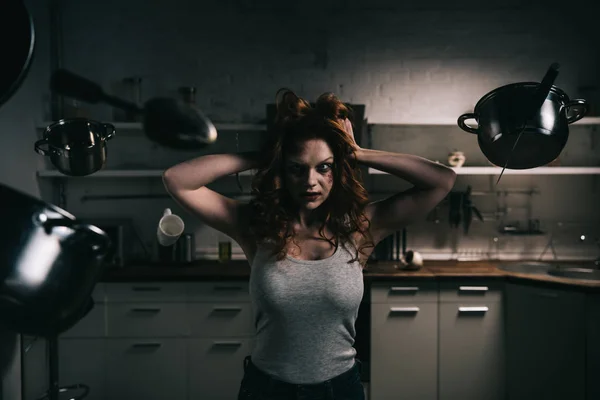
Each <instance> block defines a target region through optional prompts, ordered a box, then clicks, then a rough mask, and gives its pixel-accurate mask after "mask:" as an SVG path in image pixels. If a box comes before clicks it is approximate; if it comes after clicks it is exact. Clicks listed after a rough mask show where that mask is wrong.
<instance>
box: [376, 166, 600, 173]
mask: <svg viewBox="0 0 600 400" xmlns="http://www.w3.org/2000/svg"><path fill="white" fill-rule="evenodd" d="M452 169H453V170H454V171H455V172H456V174H457V175H500V172H501V171H502V168H500V167H460V168H452ZM369 174H370V175H371V174H372V175H378V174H381V175H387V172H383V171H380V170H378V169H374V168H369ZM504 175H600V167H538V168H531V169H506V170H504Z"/></svg>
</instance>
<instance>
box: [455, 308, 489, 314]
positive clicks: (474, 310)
mask: <svg viewBox="0 0 600 400" xmlns="http://www.w3.org/2000/svg"><path fill="white" fill-rule="evenodd" d="M488 310H489V308H488V307H458V312H460V313H465V314H466V313H477V314H479V313H485V312H487V311H488Z"/></svg>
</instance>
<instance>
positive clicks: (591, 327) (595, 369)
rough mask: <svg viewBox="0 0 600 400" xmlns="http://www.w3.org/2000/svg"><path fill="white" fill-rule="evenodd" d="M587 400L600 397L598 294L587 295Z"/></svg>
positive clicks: (599, 315)
mask: <svg viewBox="0 0 600 400" xmlns="http://www.w3.org/2000/svg"><path fill="white" fill-rule="evenodd" d="M586 309H587V316H586V320H587V327H586V328H587V338H586V343H587V352H586V353H587V396H586V398H587V400H597V399H600V295H597V294H596V295H588V297H587V307H586Z"/></svg>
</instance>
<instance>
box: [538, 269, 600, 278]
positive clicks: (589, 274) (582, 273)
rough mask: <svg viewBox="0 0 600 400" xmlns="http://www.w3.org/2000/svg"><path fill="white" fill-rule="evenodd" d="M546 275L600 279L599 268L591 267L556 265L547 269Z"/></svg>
mask: <svg viewBox="0 0 600 400" xmlns="http://www.w3.org/2000/svg"><path fill="white" fill-rule="evenodd" d="M548 275H552V276H558V277H561V278H571V279H584V280H589V281H600V270H598V269H592V268H577V267H558V268H551V269H549V270H548Z"/></svg>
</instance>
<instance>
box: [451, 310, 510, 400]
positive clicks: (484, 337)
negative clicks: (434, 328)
mask: <svg viewBox="0 0 600 400" xmlns="http://www.w3.org/2000/svg"><path fill="white" fill-rule="evenodd" d="M439 369H440V370H439V385H440V387H439V391H440V396H439V399H440V400H455V399H460V400H482V399H485V400H504V399H505V389H504V387H505V379H504V377H505V374H504V371H505V369H504V328H503V312H502V303H501V302H479V303H443V304H441V305H440V364H439Z"/></svg>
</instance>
